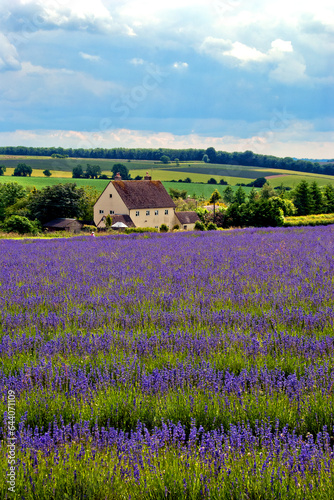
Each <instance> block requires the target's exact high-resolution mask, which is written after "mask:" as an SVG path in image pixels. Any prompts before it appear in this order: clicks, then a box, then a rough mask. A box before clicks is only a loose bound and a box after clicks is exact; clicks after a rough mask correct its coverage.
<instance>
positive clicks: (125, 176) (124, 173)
mask: <svg viewBox="0 0 334 500" xmlns="http://www.w3.org/2000/svg"><path fill="white" fill-rule="evenodd" d="M111 172H112V178H113V179H115V176H116V175H117V174H118V173H119V174H120V176H121V177H122V180H123V181H126V180H130V179H131V175H130V174H129V170H128V167H127V166H126V165H123V163H115V164H114V166H113V168H112V170H111Z"/></svg>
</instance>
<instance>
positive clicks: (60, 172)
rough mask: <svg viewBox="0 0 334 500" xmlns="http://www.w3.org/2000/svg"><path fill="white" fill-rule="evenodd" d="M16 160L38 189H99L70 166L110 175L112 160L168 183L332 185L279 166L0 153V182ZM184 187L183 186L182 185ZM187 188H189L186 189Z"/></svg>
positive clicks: (204, 189) (329, 179)
mask: <svg viewBox="0 0 334 500" xmlns="http://www.w3.org/2000/svg"><path fill="white" fill-rule="evenodd" d="M18 163H27V164H28V165H30V166H31V167H32V169H33V173H32V177H31V178H26V179H24V178H22V179H20V178H19V177H15V181H16V182H19V183H20V184H22V185H26V186H35V187H36V188H41V187H44V186H47V185H53V184H56V183H58V182H62V183H63V182H69V181H70V182H76V183H77V185H78V186H81V185H87V184H89V185H90V184H91V185H94V186H95V187H96V188H97V189H98V190H99V191H102V190H103V188H104V187H105V185H106V182H107V181H102V180H99V181H96V180H87V179H75V180H74V179H73V180H72V178H71V173H72V169H73V168H74V167H75V166H77V165H81V166H82V167H83V169H85V168H86V165H87V163H89V164H90V165H99V166H100V168H101V171H102V173H103V174H106V175H111V169H112V167H113V165H114V164H115V163H123V164H124V165H126V166H127V167H128V169H129V171H130V174H131V176H132V177H133V178H134V177H136V175H140V176H142V177H143V176H144V175H145V174H146V172H149V174H150V175H151V176H152V179H156V180H161V181H163V182H170V181H172V180H176V181H178V180H179V179H182V180H184V179H185V178H186V177H189V178H190V179H191V180H192V182H193V183H194V182H196V183H200V182H204V183H207V181H208V179H209V178H210V177H213V178H214V179H216V180H217V182H219V181H220V179H222V178H223V179H224V180H225V181H226V182H228V184H229V185H231V186H235V185H236V184H238V183H243V184H248V183H249V182H250V181H251V180H254V179H256V178H258V177H267V179H268V182H269V183H270V184H271V185H272V186H273V187H277V186H280V185H281V184H282V183H283V185H284V186H286V187H291V188H293V187H295V186H297V184H299V183H300V182H301V181H302V180H307V181H308V182H312V181H314V180H315V181H316V182H317V183H318V184H319V185H320V186H324V185H326V184H329V183H330V184H332V185H334V176H330V175H320V174H318V175H317V174H312V173H307V172H295V171H291V170H281V169H263V168H259V167H249V166H241V165H217V164H210V163H209V164H207V163H203V162H184V163H180V164H179V165H177V164H176V163H169V164H168V165H164V164H162V163H159V162H154V161H146V160H142V161H140V160H131V161H129V160H117V159H108V160H106V159H101V158H96V159H94V158H51V157H34V156H31V157H30V156H3V155H2V156H1V155H0V165H5V166H6V168H7V170H6V174H5V175H4V176H3V177H2V178H1V179H0V182H9V181H10V180H14V178H13V177H11V176H12V174H13V172H14V168H15V167H16V166H17V164H18ZM45 169H49V170H51V172H52V177H51V179H46V178H44V177H41V171H42V170H45ZM182 187H183V186H182ZM211 187H212V186H208V187H204V186H200V187H199V186H198V185H196V186H195V187H194V189H192V192H196V193H197V194H201V193H203V194H204V196H207V195H206V193H207V192H208V191H210V189H211ZM187 190H189V188H188V189H187Z"/></svg>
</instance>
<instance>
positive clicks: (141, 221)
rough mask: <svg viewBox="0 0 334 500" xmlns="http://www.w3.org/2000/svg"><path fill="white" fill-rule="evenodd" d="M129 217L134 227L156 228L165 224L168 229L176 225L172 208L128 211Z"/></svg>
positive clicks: (176, 221)
mask: <svg viewBox="0 0 334 500" xmlns="http://www.w3.org/2000/svg"><path fill="white" fill-rule="evenodd" d="M130 217H131V219H132V221H133V223H134V225H135V226H136V227H157V228H159V227H160V226H161V224H166V226H168V227H169V228H170V229H172V228H173V226H175V224H178V223H179V222H178V220H177V219H176V216H175V209H174V208H173V207H166V208H141V209H137V210H130Z"/></svg>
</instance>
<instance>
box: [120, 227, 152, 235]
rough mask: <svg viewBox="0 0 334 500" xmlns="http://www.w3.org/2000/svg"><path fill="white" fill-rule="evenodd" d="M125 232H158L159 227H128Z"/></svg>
mask: <svg viewBox="0 0 334 500" xmlns="http://www.w3.org/2000/svg"><path fill="white" fill-rule="evenodd" d="M124 232H125V234H130V233H157V232H158V229H156V228H154V227H127V228H125V229H124Z"/></svg>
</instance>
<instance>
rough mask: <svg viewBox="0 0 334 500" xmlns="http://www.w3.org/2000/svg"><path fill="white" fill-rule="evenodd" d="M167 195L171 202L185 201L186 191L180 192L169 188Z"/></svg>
mask: <svg viewBox="0 0 334 500" xmlns="http://www.w3.org/2000/svg"><path fill="white" fill-rule="evenodd" d="M169 194H170V196H171V198H173V200H178V199H179V198H182V199H183V200H185V199H186V198H187V191H186V190H183V191H180V190H179V189H173V188H169Z"/></svg>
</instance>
